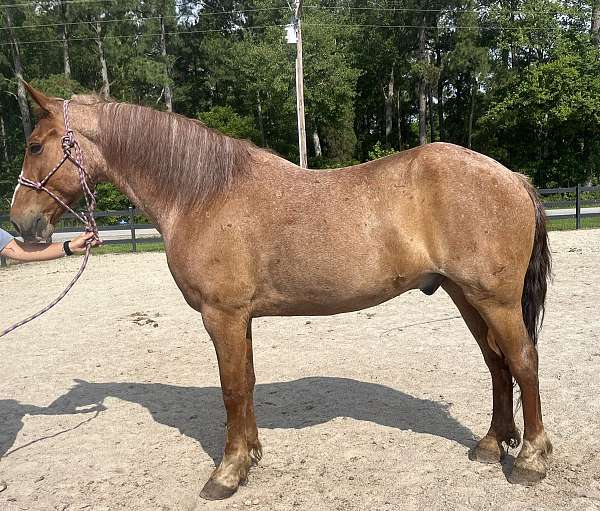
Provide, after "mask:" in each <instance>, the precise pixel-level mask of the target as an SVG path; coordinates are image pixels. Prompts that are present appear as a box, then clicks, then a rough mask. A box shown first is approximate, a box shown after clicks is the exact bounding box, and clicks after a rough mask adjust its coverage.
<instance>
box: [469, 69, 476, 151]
mask: <svg viewBox="0 0 600 511" xmlns="http://www.w3.org/2000/svg"><path fill="white" fill-rule="evenodd" d="M476 93H477V79H476V78H473V85H472V86H471V112H470V113H469V131H468V136H467V147H468V148H469V149H471V142H472V141H473V116H474V115H475V94H476Z"/></svg>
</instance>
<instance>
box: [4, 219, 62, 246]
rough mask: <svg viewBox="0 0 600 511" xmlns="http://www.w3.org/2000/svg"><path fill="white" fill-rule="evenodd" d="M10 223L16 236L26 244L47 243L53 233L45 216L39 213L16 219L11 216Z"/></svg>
mask: <svg viewBox="0 0 600 511" xmlns="http://www.w3.org/2000/svg"><path fill="white" fill-rule="evenodd" d="M10 221H11V223H12V224H13V226H14V227H15V230H16V231H17V234H19V235H20V236H21V237H22V238H23V240H25V241H28V242H34V243H43V242H48V241H50V239H51V238H52V233H53V232H54V226H52V225H51V224H50V223H48V220H47V219H46V217H45V215H43V214H41V213H30V214H24V215H19V216H18V217H15V216H13V215H11V217H10Z"/></svg>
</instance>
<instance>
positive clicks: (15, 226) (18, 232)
mask: <svg viewBox="0 0 600 511" xmlns="http://www.w3.org/2000/svg"><path fill="white" fill-rule="evenodd" d="M10 223H11V224H13V227H14V228H15V231H17V234H21V228H20V227H19V224H18V223H17V222H15V221H14V220H11V221H10Z"/></svg>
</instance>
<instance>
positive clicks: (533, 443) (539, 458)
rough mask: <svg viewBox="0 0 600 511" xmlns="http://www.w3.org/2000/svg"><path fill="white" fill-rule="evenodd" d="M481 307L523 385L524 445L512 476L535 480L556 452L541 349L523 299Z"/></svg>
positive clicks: (522, 480)
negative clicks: (546, 421)
mask: <svg viewBox="0 0 600 511" xmlns="http://www.w3.org/2000/svg"><path fill="white" fill-rule="evenodd" d="M478 307H479V309H480V311H481V314H482V316H483V317H484V319H485V321H486V323H487V325H488V328H489V331H490V332H491V334H492V335H493V336H494V339H495V341H496V342H497V344H498V347H499V348H500V350H501V351H502V354H503V355H504V357H505V358H506V361H507V363H508V365H509V367H510V372H511V373H512V375H513V376H514V378H515V380H516V381H517V383H518V384H519V387H520V388H521V396H522V401H523V422H524V424H525V431H524V432H523V447H522V448H521V452H520V453H519V455H518V457H517V459H516V461H515V464H514V466H513V469H512V472H511V475H510V477H509V480H510V481H511V482H513V483H520V484H529V483H534V482H537V481H539V480H541V479H543V478H544V477H545V476H546V459H547V458H548V456H549V455H550V454H551V453H552V444H551V443H550V440H549V439H548V436H547V435H546V432H545V431H544V425H543V423H542V411H541V404H540V393H539V383H538V354H537V349H536V347H535V345H534V344H533V341H532V340H531V339H530V337H529V335H528V334H527V329H526V328H525V323H524V322H523V313H522V309H521V303H520V301H518V302H517V303H514V304H512V305H507V304H498V303H494V302H493V301H489V300H487V301H484V302H482V303H481V304H478Z"/></svg>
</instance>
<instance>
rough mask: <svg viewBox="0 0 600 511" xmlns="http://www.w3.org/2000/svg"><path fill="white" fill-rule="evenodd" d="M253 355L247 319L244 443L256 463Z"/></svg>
mask: <svg viewBox="0 0 600 511" xmlns="http://www.w3.org/2000/svg"><path fill="white" fill-rule="evenodd" d="M255 382H256V377H255V376H254V356H253V353H252V319H250V320H249V321H248V328H247V330H246V385H247V388H248V401H247V404H246V443H247V444H248V450H249V452H250V457H251V458H252V461H253V462H255V463H258V462H259V461H260V459H261V458H262V446H261V444H260V440H259V439H258V428H257V427H256V417H255V415H254V384H255Z"/></svg>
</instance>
